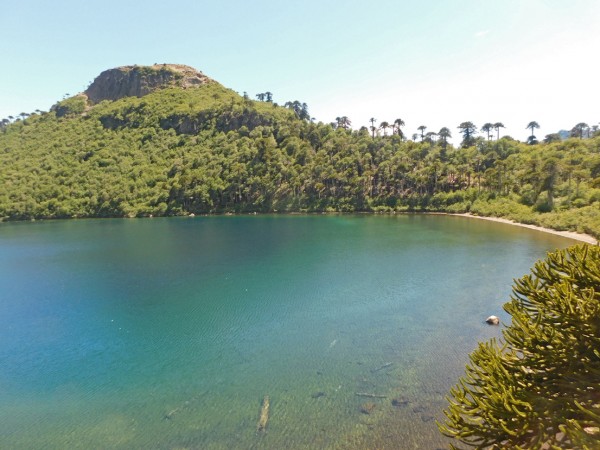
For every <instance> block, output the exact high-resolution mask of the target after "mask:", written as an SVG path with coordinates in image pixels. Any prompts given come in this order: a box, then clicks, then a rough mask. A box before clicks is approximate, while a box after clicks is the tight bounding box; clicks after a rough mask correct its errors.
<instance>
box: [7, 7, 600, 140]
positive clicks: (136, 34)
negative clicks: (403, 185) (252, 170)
mask: <svg viewBox="0 0 600 450" xmlns="http://www.w3.org/2000/svg"><path fill="white" fill-rule="evenodd" d="M599 24H600V1H598V0H568V1H567V0H447V1H442V0H439V1H433V0H420V1H418V0H415V1H407V0H396V1H393V0H380V1H378V2H376V3H374V2H367V1H364V0H363V1H359V0H346V1H327V0H303V1H297V2H284V1H281V0H278V1H275V0H251V1H248V0H246V1H237V0H235V1H234V0H230V1H227V0H225V1H210V2H209V1H205V0H197V1H191V0H180V1H178V2H173V3H167V2H164V1H156V0H146V1H128V0H120V1H115V0H103V1H101V2H100V1H95V0H89V1H83V0H55V1H48V0H29V1H21V2H16V1H14V2H3V5H2V6H1V8H0V42H2V51H1V55H2V56H1V61H2V64H1V66H0V67H1V68H0V118H3V117H6V116H8V115H16V114H19V113H20V112H31V111H33V110H35V109H42V110H47V109H48V108H49V107H50V106H51V105H52V104H53V103H54V102H56V101H57V100H59V99H60V98H62V96H63V95H64V94H65V93H69V94H75V93H77V92H80V91H83V90H84V89H85V88H86V87H87V85H88V84H89V83H90V82H91V81H92V80H93V79H94V77H95V76H97V75H98V74H99V73H100V72H101V71H103V70H105V69H108V68H112V67H116V66H121V65H130V64H140V65H143V64H153V63H180V64H187V65H190V66H193V67H195V68H197V69H199V70H201V71H203V72H204V73H205V74H206V75H208V76H210V77H212V78H214V79H216V80H217V81H219V82H221V83H222V84H224V85H225V86H227V87H230V88H232V89H234V90H236V91H238V92H240V93H241V92H243V91H247V92H248V93H249V94H250V95H251V96H254V95H255V94H256V93H258V92H264V91H271V92H273V93H274V100H275V101H276V102H280V103H284V102H285V101H288V100H300V101H302V102H306V103H308V105H309V111H310V113H311V115H312V116H314V117H315V118H316V119H317V120H321V121H324V122H330V121H333V120H334V119H335V117H337V116H343V115H345V116H348V117H349V118H350V119H351V120H352V125H353V127H354V128H358V127H360V126H361V125H368V120H369V118H371V117H374V118H376V119H377V121H378V122H381V121H383V120H386V121H388V122H393V121H394V120H395V119H396V118H402V119H403V120H404V121H405V122H406V127H405V131H406V132H407V133H408V134H409V135H410V134H412V133H414V132H416V131H417V127H418V126H419V125H426V126H427V127H428V130H427V131H438V130H439V129H440V128H441V127H443V126H447V127H448V128H450V129H451V131H452V132H453V134H454V135H455V136H457V135H458V130H457V128H456V127H457V125H458V124H459V123H461V122H464V121H472V122H474V123H475V124H476V125H477V126H478V127H481V125H483V123H485V122H498V121H501V122H503V123H504V124H505V125H506V127H507V128H506V130H505V132H506V134H510V135H511V136H513V137H515V138H518V139H525V138H526V136H527V133H528V131H527V130H525V126H526V125H527V123H528V122H530V121H532V120H536V121H537V122H539V124H540V125H541V129H540V130H538V131H537V135H538V137H539V138H543V136H544V135H545V134H548V133H551V132H555V131H558V130H559V129H561V128H568V129H570V128H571V127H572V126H573V125H575V124H576V123H578V122H582V121H583V122H587V123H588V124H589V125H593V124H598V122H599V121H600V106H599V105H600V89H599V87H598V80H599V79H600V58H598V56H597V54H598V50H599V49H600V25H599Z"/></svg>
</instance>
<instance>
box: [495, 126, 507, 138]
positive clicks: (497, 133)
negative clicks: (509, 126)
mask: <svg viewBox="0 0 600 450" xmlns="http://www.w3.org/2000/svg"><path fill="white" fill-rule="evenodd" d="M494 128H495V129H496V140H500V128H505V126H504V124H503V123H502V122H496V123H495V124H494Z"/></svg>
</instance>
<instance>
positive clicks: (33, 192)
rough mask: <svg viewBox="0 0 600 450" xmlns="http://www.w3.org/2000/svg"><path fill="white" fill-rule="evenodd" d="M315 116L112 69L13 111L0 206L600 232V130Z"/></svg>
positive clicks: (33, 213) (12, 210)
mask: <svg viewBox="0 0 600 450" xmlns="http://www.w3.org/2000/svg"><path fill="white" fill-rule="evenodd" d="M263 97H264V95H263ZM301 117H302V118H301ZM308 117H309V116H308V114H307V107H306V105H305V104H301V103H300V102H298V101H295V102H287V103H286V105H285V107H284V106H278V105H277V104H275V103H272V102H269V101H253V100H250V99H249V98H248V97H247V96H244V97H242V96H240V95H238V94H237V93H236V92H234V91H232V90H230V89H227V88H225V87H223V86H222V85H221V84H219V83H218V82H217V81H214V80H211V79H210V78H208V77H206V76H205V75H204V74H202V73H201V72H198V71H196V70H195V69H192V68H189V67H187V66H176V65H158V66H151V67H138V66H127V67H122V68H117V69H111V70H109V71H106V72H103V73H102V74H101V75H100V76H99V77H98V78H97V79H96V80H95V81H94V83H92V85H91V86H90V88H88V89H87V90H86V92H84V93H81V94H78V95H76V96H74V97H71V98H68V99H64V100H62V101H60V102H58V103H57V104H56V105H54V106H53V107H52V109H51V110H50V112H47V113H38V114H32V115H31V116H29V117H27V118H25V117H23V118H22V119H19V120H17V121H14V122H12V123H9V124H8V125H7V124H6V121H3V122H2V126H1V127H0V219H1V220H24V219H32V218H70V217H137V216H150V215H153V216H162V215H186V214H190V213H194V214H198V213H222V212H275V211H299V212H310V211H343V212H352V211H374V212H377V211H389V212H391V211H448V212H472V213H475V214H479V215H491V216H499V217H507V218H510V219H513V220H516V221H519V222H524V223H532V224H536V225H541V226H545V227H550V228H555V229H559V230H573V231H579V232H586V233H590V234H592V235H594V236H596V237H598V236H600V136H597V137H592V138H589V139H583V138H582V139H579V138H571V139H568V140H565V141H559V142H549V143H540V144H536V145H526V144H524V143H521V142H518V141H515V140H513V139H511V138H509V137H505V138H501V139H497V140H491V139H487V140H486V139H485V138H483V137H478V138H476V139H472V143H471V144H472V145H468V146H465V147H461V148H454V147H453V146H452V145H450V144H447V143H446V142H445V141H444V140H443V139H441V138H440V139H437V140H435V139H434V138H430V137H427V138H424V137H421V140H420V142H418V140H419V139H418V138H417V139H416V140H406V139H405V137H404V135H403V134H402V131H401V128H400V127H394V128H392V131H391V132H388V131H387V130H386V129H385V128H384V127H383V123H382V128H381V129H379V130H377V129H375V128H374V129H373V130H367V129H366V128H364V127H363V128H361V129H359V130H352V129H349V128H348V126H347V123H345V122H344V121H343V120H341V119H347V118H344V117H342V118H339V119H340V120H339V121H338V123H337V124H324V123H320V122H319V123H313V122H312V121H310V120H308ZM381 131H382V132H381ZM388 133H389V134H388ZM434 134H435V133H434Z"/></svg>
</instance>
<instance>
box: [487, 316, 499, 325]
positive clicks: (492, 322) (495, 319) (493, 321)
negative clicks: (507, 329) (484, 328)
mask: <svg viewBox="0 0 600 450" xmlns="http://www.w3.org/2000/svg"><path fill="white" fill-rule="evenodd" d="M485 321H486V322H487V323H489V324H490V325H498V324H499V323H500V319H498V317H496V316H490V317H488V318H487V319H485Z"/></svg>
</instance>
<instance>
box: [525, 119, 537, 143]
mask: <svg viewBox="0 0 600 450" xmlns="http://www.w3.org/2000/svg"><path fill="white" fill-rule="evenodd" d="M539 127H540V125H539V124H538V123H537V122H536V121H533V122H529V123H528V124H527V126H526V127H525V128H527V129H529V130H531V136H529V139H527V142H528V143H529V144H537V139H536V138H535V136H534V134H533V130H535V129H536V128H539Z"/></svg>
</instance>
